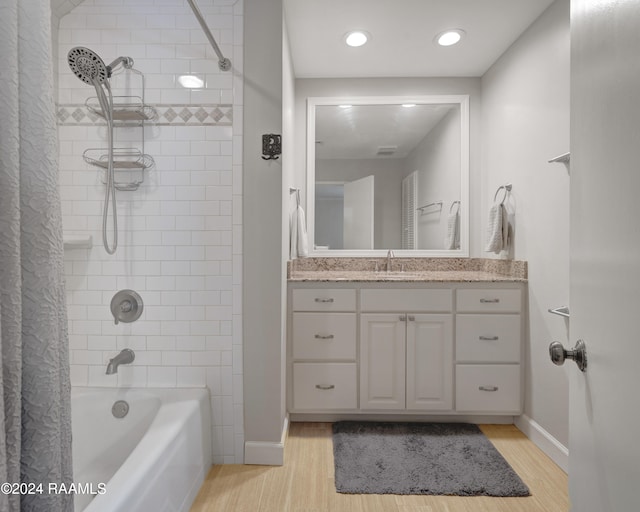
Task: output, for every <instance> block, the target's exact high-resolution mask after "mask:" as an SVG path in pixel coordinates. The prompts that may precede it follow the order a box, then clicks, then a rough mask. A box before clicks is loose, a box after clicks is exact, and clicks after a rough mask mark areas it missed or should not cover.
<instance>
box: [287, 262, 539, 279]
mask: <svg viewBox="0 0 640 512" xmlns="http://www.w3.org/2000/svg"><path fill="white" fill-rule="evenodd" d="M376 264H377V268H378V269H381V270H379V271H376V270H375V268H376ZM392 265H393V266H392V272H386V270H385V269H386V258H304V259H298V260H293V261H290V262H289V264H288V265H287V278H288V280H289V281H290V282H307V281H313V282H340V281H342V282H344V281H351V282H526V281H527V262H526V261H514V260H495V259H485V258H394V259H393V262H392ZM401 269H402V270H401Z"/></svg>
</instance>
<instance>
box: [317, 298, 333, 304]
mask: <svg viewBox="0 0 640 512" xmlns="http://www.w3.org/2000/svg"><path fill="white" fill-rule="evenodd" d="M316 302H323V303H326V302H333V299H323V298H321V297H316Z"/></svg>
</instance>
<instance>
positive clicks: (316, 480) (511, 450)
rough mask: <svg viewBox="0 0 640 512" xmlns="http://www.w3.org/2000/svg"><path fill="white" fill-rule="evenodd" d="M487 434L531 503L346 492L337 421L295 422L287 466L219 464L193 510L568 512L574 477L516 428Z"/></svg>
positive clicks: (500, 428)
mask: <svg viewBox="0 0 640 512" xmlns="http://www.w3.org/2000/svg"><path fill="white" fill-rule="evenodd" d="M481 428H482V431H483V432H484V433H485V435H486V436H487V437H488V438H489V439H490V440H491V441H492V442H493V444H494V445H495V447H496V448H497V449H498V450H499V451H500V453H502V456H503V457H504V458H505V459H506V460H507V461H508V462H509V464H511V466H512V467H513V469H515V471H516V472H517V473H518V475H519V476H520V478H522V480H523V481H524V482H525V483H526V484H527V485H528V486H529V489H530V490H531V494H532V496H530V497H527V498H489V497H484V496H478V497H453V496H396V495H374V494H357V495H349V494H338V493H336V491H335V486H334V483H333V446H332V441H331V424H330V423H292V424H291V426H290V428H289V436H288V439H287V442H286V445H285V464H284V466H282V467H271V466H243V465H220V466H214V467H213V468H212V469H211V471H210V472H209V475H208V476H207V479H206V481H205V483H204V484H203V486H202V488H201V489H200V493H199V494H198V496H197V498H196V500H195V502H194V504H193V507H192V508H191V512H567V511H568V510H569V500H568V495H567V475H566V474H565V473H564V472H563V471H562V470H561V469H560V468H559V467H558V466H556V465H555V464H554V463H553V462H552V461H551V459H549V458H548V457H547V456H546V455H545V454H544V453H543V452H542V451H540V450H539V449H538V448H537V447H536V446H535V445H534V444H533V443H532V442H531V441H529V440H528V439H527V438H526V437H525V436H524V435H523V434H522V433H521V432H520V431H519V430H518V429H517V428H516V427H514V426H513V425H481Z"/></svg>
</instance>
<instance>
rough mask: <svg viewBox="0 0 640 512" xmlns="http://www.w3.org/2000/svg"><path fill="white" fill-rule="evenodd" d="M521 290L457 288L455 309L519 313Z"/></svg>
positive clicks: (477, 311) (476, 311) (475, 311)
mask: <svg viewBox="0 0 640 512" xmlns="http://www.w3.org/2000/svg"><path fill="white" fill-rule="evenodd" d="M521 308H522V292H521V291H520V290H518V289H498V288H493V289H492V288H486V289H464V290H458V292H457V297H456V309H457V310H458V311H461V312H466V311H468V312H474V313H484V312H491V313H511V312H513V313H519V312H520V310H521Z"/></svg>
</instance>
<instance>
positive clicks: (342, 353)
mask: <svg viewBox="0 0 640 512" xmlns="http://www.w3.org/2000/svg"><path fill="white" fill-rule="evenodd" d="M293 358H294V359H318V360H327V359H353V360H355V358H356V314H355V313H300V312H296V313H294V314H293Z"/></svg>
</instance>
